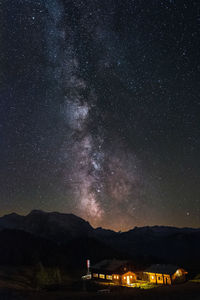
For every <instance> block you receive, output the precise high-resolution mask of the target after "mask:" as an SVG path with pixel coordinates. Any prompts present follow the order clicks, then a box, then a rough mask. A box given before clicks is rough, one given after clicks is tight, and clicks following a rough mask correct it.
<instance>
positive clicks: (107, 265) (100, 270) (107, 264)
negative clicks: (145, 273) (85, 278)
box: [91, 259, 137, 285]
mask: <svg viewBox="0 0 200 300" xmlns="http://www.w3.org/2000/svg"><path fill="white" fill-rule="evenodd" d="M91 276H92V279H95V280H100V281H105V282H113V283H116V284H119V285H121V284H122V285H129V284H131V283H134V282H136V280H137V275H136V273H135V272H133V266H132V265H131V263H130V262H129V261H125V260H116V259H113V260H109V259H105V260H102V261H100V262H99V263H97V264H96V265H93V266H91Z"/></svg>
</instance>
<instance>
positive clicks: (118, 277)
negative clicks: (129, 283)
mask: <svg viewBox="0 0 200 300" xmlns="http://www.w3.org/2000/svg"><path fill="white" fill-rule="evenodd" d="M112 281H113V282H114V283H116V284H121V275H119V274H112Z"/></svg>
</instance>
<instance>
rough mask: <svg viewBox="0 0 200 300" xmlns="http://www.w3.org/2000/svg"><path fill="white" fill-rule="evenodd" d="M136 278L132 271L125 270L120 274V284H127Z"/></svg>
mask: <svg viewBox="0 0 200 300" xmlns="http://www.w3.org/2000/svg"><path fill="white" fill-rule="evenodd" d="M136 280H137V278H136V274H135V273H133V272H127V273H125V274H123V275H122V284H123V285H127V284H128V285H129V284H131V283H134V282H136Z"/></svg>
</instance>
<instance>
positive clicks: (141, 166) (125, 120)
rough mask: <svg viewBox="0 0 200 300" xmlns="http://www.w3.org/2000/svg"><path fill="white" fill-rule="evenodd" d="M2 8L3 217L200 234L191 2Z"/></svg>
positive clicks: (195, 23) (195, 12) (46, 1)
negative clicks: (70, 219)
mask: <svg viewBox="0 0 200 300" xmlns="http://www.w3.org/2000/svg"><path fill="white" fill-rule="evenodd" d="M0 2H1V1H0ZM1 8H2V9H1V10H0V12H1V13H2V26H1V27H2V29H1V34H2V35H1V36H2V38H3V39H2V40H3V41H4V42H3V43H1V46H0V47H1V49H0V50H1V53H2V55H1V56H0V62H1V70H0V75H1V77H0V78H1V81H2V87H1V90H0V97H1V103H2V104H1V112H0V113H1V123H0V132H1V140H2V146H1V148H0V151H1V157H2V161H1V164H2V168H1V170H2V176H1V177H0V180H1V185H0V186H1V189H2V191H1V194H2V200H1V201H2V212H1V214H3V213H6V212H11V211H17V212H20V213H27V212H28V211H30V210H31V209H35V208H39V209H44V210H50V211H52V210H58V211H62V212H66V213H67V212H70V213H71V212H72V213H74V214H77V215H79V216H81V217H83V218H85V219H86V220H88V221H89V222H91V224H92V225H93V226H104V227H109V228H113V229H116V230H125V229H128V228H131V227H133V226H135V225H136V226H141V225H142V226H143V225H154V224H164V225H176V226H199V224H200V211H199V207H200V206H199V195H200V192H199V184H198V178H199V173H200V168H199V166H200V164H199V150H200V139H199V136H200V132H199V107H200V106H199V95H200V90H199V82H198V78H199V77H198V76H199V70H200V69H199V66H200V61H199V55H198V49H199V40H200V39H199V24H200V23H199V9H200V7H199V3H198V2H197V1H192V2H189V1H186V0H183V1H182V2H181V3H179V2H178V1H176V0H174V1H168V0H165V1H164V0H159V1H151V0H150V1H145V0H142V1H139V0H135V1H133V0H124V1H115V0H101V1H100V0H84V1H82V0H66V1H64V0H35V1H33V0H16V1H8V0H5V1H4V2H2V3H1ZM1 36H0V38H1Z"/></svg>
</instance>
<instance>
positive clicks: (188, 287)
mask: <svg viewBox="0 0 200 300" xmlns="http://www.w3.org/2000/svg"><path fill="white" fill-rule="evenodd" d="M11 299H12V300H29V299H30V300H35V299H37V300H47V299H48V300H67V299H69V300H70V299H115V300H117V299H123V300H124V299H125V300H126V299H135V300H143V299H145V300H146V299H148V300H161V299H162V300H168V299H169V300H179V299H180V300H184V299H187V300H190V299H191V300H200V284H199V283H192V282H187V283H185V284H180V285H176V286H171V287H159V288H155V289H151V290H140V289H132V288H121V289H115V290H113V291H111V292H110V293H109V294H100V293H98V292H95V291H93V292H84V291H68V290H62V291H61V290H60V291H31V290H29V291H28V290H18V289H9V288H3V287H1V288H0V300H11Z"/></svg>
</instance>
